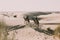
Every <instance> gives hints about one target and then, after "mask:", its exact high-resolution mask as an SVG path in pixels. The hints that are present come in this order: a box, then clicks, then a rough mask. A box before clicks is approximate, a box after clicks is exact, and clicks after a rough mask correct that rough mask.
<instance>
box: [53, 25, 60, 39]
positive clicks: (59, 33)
mask: <svg viewBox="0 0 60 40" xmlns="http://www.w3.org/2000/svg"><path fill="white" fill-rule="evenodd" d="M55 37H58V38H59V39H60V25H59V26H58V27H57V28H56V29H55V32H54V38H55Z"/></svg>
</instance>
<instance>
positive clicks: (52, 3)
mask: <svg viewBox="0 0 60 40" xmlns="http://www.w3.org/2000/svg"><path fill="white" fill-rule="evenodd" d="M0 11H60V0H0Z"/></svg>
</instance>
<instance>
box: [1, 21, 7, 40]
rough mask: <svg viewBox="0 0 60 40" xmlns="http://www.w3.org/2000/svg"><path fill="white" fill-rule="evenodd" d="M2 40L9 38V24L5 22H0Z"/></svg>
mask: <svg viewBox="0 0 60 40" xmlns="http://www.w3.org/2000/svg"><path fill="white" fill-rule="evenodd" d="M0 40H7V26H6V24H5V23H4V22H0Z"/></svg>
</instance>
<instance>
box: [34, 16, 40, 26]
mask: <svg viewBox="0 0 60 40" xmlns="http://www.w3.org/2000/svg"><path fill="white" fill-rule="evenodd" d="M34 23H35V24H36V25H38V26H39V21H38V18H37V17H36V18H35V19H34Z"/></svg>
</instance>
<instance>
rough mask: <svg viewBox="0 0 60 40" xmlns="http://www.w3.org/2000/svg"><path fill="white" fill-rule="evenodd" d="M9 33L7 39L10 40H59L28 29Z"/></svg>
mask: <svg viewBox="0 0 60 40" xmlns="http://www.w3.org/2000/svg"><path fill="white" fill-rule="evenodd" d="M9 33H10V35H9V36H8V37H9V39H10V40H12V38H13V39H14V40H59V39H55V38H53V36H49V35H46V34H44V33H41V32H38V31H35V30H34V29H32V28H30V27H26V28H22V29H18V30H15V31H11V32H9Z"/></svg>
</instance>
